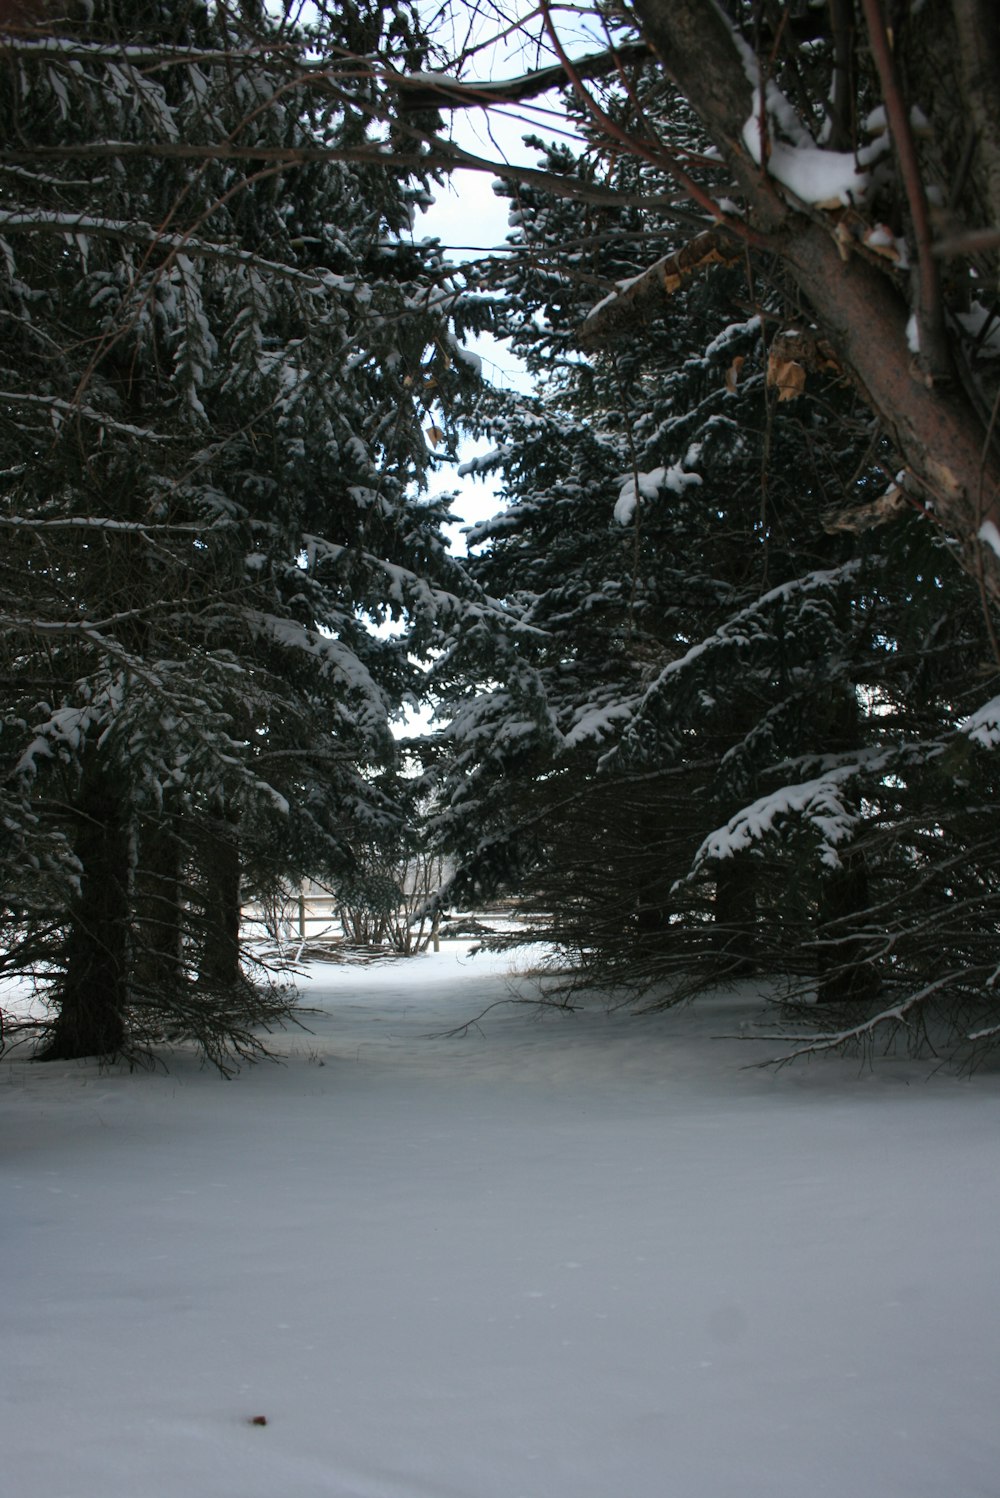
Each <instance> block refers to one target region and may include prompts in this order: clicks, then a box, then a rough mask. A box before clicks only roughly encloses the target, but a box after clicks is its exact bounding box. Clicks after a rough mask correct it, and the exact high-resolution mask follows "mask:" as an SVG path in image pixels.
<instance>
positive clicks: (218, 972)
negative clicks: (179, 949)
mask: <svg viewBox="0 0 1000 1498" xmlns="http://www.w3.org/2000/svg"><path fill="white" fill-rule="evenodd" d="M200 863H201V875H202V878H203V880H204V884H205V902H204V913H205V914H204V920H205V930H204V944H203V948H202V956H201V963H200V966H199V974H198V976H199V978H200V980H201V982H203V983H205V984H206V985H209V986H211V987H212V988H231V987H233V986H234V985H235V984H237V983H238V982H239V981H240V977H241V973H240V844H239V832H238V818H237V815H236V813H235V812H232V811H228V810H227V811H224V812H222V813H221V814H218V815H216V816H214V817H206V819H205V823H204V835H203V837H202V839H201V844H200Z"/></svg>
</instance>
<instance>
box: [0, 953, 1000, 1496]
mask: <svg viewBox="0 0 1000 1498" xmlns="http://www.w3.org/2000/svg"><path fill="white" fill-rule="evenodd" d="M512 992H513V993H514V995H517V994H527V995H530V993H531V992H532V989H531V984H530V982H529V980H527V979H515V980H513V984H512V983H511V980H509V979H508V977H507V976H506V973H505V962H504V960H503V959H500V958H498V957H492V958H491V957H485V958H484V957H478V958H475V959H474V960H469V959H468V958H467V957H466V956H465V955H464V951H463V949H462V948H459V947H452V948H451V949H450V950H442V952H441V954H440V955H438V956H433V955H431V956H428V957H426V958H417V959H412V960H410V961H409V962H398V963H381V964H377V965H374V966H371V967H365V968H353V967H339V966H333V965H330V966H315V967H313V968H312V969H311V970H310V972H309V975H308V979H307V981H306V983H305V992H304V997H305V999H306V1001H307V1002H308V1003H310V1004H312V1005H314V1006H315V1007H316V1010H317V1011H318V1012H317V1013H316V1014H315V1015H314V1016H313V1017H312V1018H311V1020H310V1021H309V1023H310V1029H311V1032H312V1033H309V1034H307V1033H298V1034H296V1033H291V1034H289V1035H286V1036H282V1037H279V1045H280V1049H281V1050H282V1051H283V1052H284V1055H285V1059H284V1061H283V1062H282V1064H280V1065H275V1066H272V1065H267V1064H265V1065H262V1066H259V1067H257V1068H252V1069H249V1070H246V1071H244V1072H243V1073H242V1074H241V1075H240V1076H239V1077H238V1078H237V1079H236V1080H235V1081H233V1082H229V1083H227V1082H223V1081H221V1080H220V1079H218V1078H217V1077H216V1076H215V1074H214V1073H212V1072H211V1071H207V1070H203V1069H200V1068H199V1066H198V1065H197V1063H196V1062H195V1061H194V1060H193V1059H192V1058H191V1057H189V1056H187V1055H186V1054H184V1053H178V1054H175V1055H173V1056H172V1057H170V1058H169V1066H170V1070H169V1072H162V1071H157V1072H155V1073H153V1074H143V1073H136V1074H133V1075H130V1074H128V1073H127V1072H126V1071H124V1070H119V1069H117V1068H103V1069H102V1068H100V1067H98V1066H97V1065H91V1064H88V1063H77V1064H73V1065H69V1064H50V1065H48V1066H45V1067H41V1066H33V1065H32V1064H31V1063H30V1062H28V1061H27V1060H25V1059H23V1058H19V1057H18V1056H17V1055H15V1056H14V1058H13V1059H8V1060H7V1061H5V1062H4V1064H3V1072H2V1076H3V1082H4V1085H3V1087H2V1088H0V1107H2V1110H3V1121H2V1123H3V1138H4V1142H5V1146H6V1148H5V1151H4V1159H3V1167H2V1169H3V1178H4V1179H3V1192H4V1200H5V1202H6V1204H7V1213H6V1224H5V1228H6V1230H5V1247H4V1254H3V1258H2V1271H0V1272H2V1276H3V1305H4V1313H3V1319H4V1359H3V1372H2V1375H0V1377H2V1381H3V1397H4V1408H5V1420H4V1429H3V1449H4V1468H5V1471H6V1473H7V1476H6V1478H5V1490H6V1491H7V1492H9V1493H11V1494H18V1495H38V1498H43V1495H44V1498H135V1495H136V1494H142V1495H143V1498H186V1495H188V1494H196V1495H198V1498H276V1495H287V1498H617V1495H619V1494H621V1495H627V1498H672V1495H675V1494H676V1495H678V1498H728V1495H731V1494H737V1493H738V1494H740V1495H741V1498H803V1495H804V1494H808V1495H809V1498H844V1495H845V1494H848V1493H850V1494H852V1495H854V1498H941V1494H944V1493H949V1494H956V1495H962V1498H972V1495H974V1494H984V1495H985V1494H988V1493H993V1492H995V1491H996V1471H997V1465H998V1462H1000V1427H998V1425H997V1421H996V1389H997V1377H996V1373H997V1363H996V1349H997V1346H998V1342H1000V1300H998V1297H997V1295H996V1242H997V1236H998V1231H1000V1203H998V1198H997V1193H996V1191H995V1190H994V1189H993V1185H992V1183H993V1181H994V1178H995V1171H996V1140H997V1136H998V1129H1000V1099H998V1096H997V1078H996V1076H995V1074H991V1075H985V1074H980V1075H979V1077H978V1078H977V1079H975V1080H974V1081H972V1082H971V1083H969V1082H961V1081H958V1080H956V1079H955V1078H952V1077H948V1076H946V1075H944V1074H943V1073H938V1074H936V1075H931V1076H929V1075H928V1068H927V1065H926V1064H919V1063H912V1062H908V1061H901V1060H891V1059H890V1060H888V1061H886V1062H883V1063H881V1064H880V1065H879V1066H878V1067H877V1068H876V1069H875V1070H874V1071H869V1070H867V1069H864V1068H859V1066H858V1064H857V1063H856V1062H852V1061H845V1060H840V1059H838V1058H835V1057H830V1058H826V1059H824V1060H822V1061H820V1062H817V1063H814V1064H812V1065H808V1066H805V1065H797V1066H794V1067H792V1068H789V1069H784V1070H780V1071H777V1072H774V1071H761V1070H758V1069H748V1068H746V1066H745V1063H746V1062H747V1061H749V1060H756V1059H759V1053H758V1051H757V1050H756V1049H754V1048H752V1047H749V1048H748V1046H747V1044H746V1043H744V1042H741V1041H740V1040H735V1039H728V1040H727V1039H713V1038H712V1037H715V1036H719V1035H725V1034H732V1033H733V1032H736V1031H738V1030H739V1027H740V1024H741V1023H742V1021H743V1020H744V1019H746V1018H747V1016H748V1014H749V1013H752V1011H748V1010H747V1009H746V1008H745V1003H746V995H744V994H741V993H740V992H734V993H731V994H728V995H721V996H717V997H715V998H713V999H711V1000H709V1001H707V1002H706V1003H705V1004H704V1005H702V1006H700V1007H696V1008H693V1009H684V1010H681V1011H678V1012H677V1013H674V1014H667V1015H660V1016H645V1017H638V1018H637V1017H633V1016H628V1015H626V1014H623V1013H615V1014H611V1015H608V1014H606V1013H605V1011H604V1008H603V1006H602V1005H600V1004H597V1003H594V1004H593V1005H590V1006H588V1007H587V1008H586V1009H585V1010H584V1011H583V1012H578V1013H576V1014H560V1013H553V1012H551V1011H549V1012H544V1013H543V1014H542V1015H541V1016H539V1015H538V1013H537V1012H536V1011H535V1010H534V1009H532V1008H526V1007H523V1006H517V1005H515V1006H506V1007H501V1008H496V1009H493V1010H492V1011H491V1012H490V1013H488V1014H487V1015H485V1017H484V1018H483V1019H482V1020H481V1022H480V1023H479V1024H478V1026H473V1027H472V1028H471V1029H469V1030H468V1031H467V1033H465V1034H463V1035H454V1036H452V1037H450V1038H449V1037H447V1036H444V1035H443V1034H442V1032H443V1031H445V1030H448V1029H450V1028H451V1027H453V1026H456V1025H459V1024H464V1023H465V1022H466V1021H469V1020H470V1019H472V1018H473V1017H474V1016H475V1015H476V1014H478V1013H479V1012H480V1011H481V1010H482V1009H483V1008H484V1007H485V1006H486V1005H487V1004H489V1003H491V1002H493V1001H495V1000H502V999H504V998H507V997H510V996H511V993H512ZM255 1416H263V1417H264V1418H265V1419H266V1422H267V1424H266V1426H255V1425H253V1424H252V1423H251V1422H252V1421H253V1419H254V1417H255Z"/></svg>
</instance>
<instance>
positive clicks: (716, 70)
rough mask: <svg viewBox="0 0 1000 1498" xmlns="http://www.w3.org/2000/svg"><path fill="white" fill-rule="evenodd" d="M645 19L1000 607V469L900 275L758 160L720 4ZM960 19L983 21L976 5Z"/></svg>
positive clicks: (651, 6) (827, 332) (653, 0)
mask: <svg viewBox="0 0 1000 1498" xmlns="http://www.w3.org/2000/svg"><path fill="white" fill-rule="evenodd" d="M635 8H636V13H637V15H638V17H639V19H640V21H641V23H642V25H643V28H644V31H645V34H646V37H647V39H648V40H649V41H650V43H651V45H652V46H653V47H654V49H655V50H656V52H657V53H658V55H659V57H660V59H661V61H662V63H663V66H664V68H665V69H666V71H667V73H668V74H669V75H670V76H671V77H672V78H673V80H674V81H675V83H676V84H677V87H678V88H679V89H680V91H681V93H682V94H684V96H685V98H686V99H687V101H688V103H689V104H690V105H691V107H692V108H693V109H694V111H695V113H696V114H697V115H698V116H699V117H700V119H701V122H702V124H703V126H704V127H705V129H706V131H707V132H708V134H709V135H710V136H711V137H712V139H713V140H714V142H715V143H716V145H717V146H718V147H719V149H720V151H721V152H722V154H723V156H724V157H725V159H726V161H727V163H728V165H729V166H730V167H731V169H732V171H733V173H734V175H735V177H736V179H737V181H738V182H739V184H740V188H741V191H742V193H743V195H744V197H745V199H746V201H747V204H748V208H749V219H750V222H751V224H752V225H753V226H754V227H755V229H757V230H758V231H759V232H761V233H763V234H764V235H766V236H767V238H768V242H769V247H770V249H771V250H772V251H773V253H774V255H775V256H776V257H777V260H778V262H779V264H780V265H781V267H783V269H784V270H785V271H786V272H787V274H788V275H789V276H790V278H791V280H792V281H793V282H794V284H795V286H796V288H797V290H798V291H799V293H800V294H801V295H802V297H803V299H804V300H805V302H806V303H807V304H808V307H809V309H810V311H811V313H812V315H813V317H814V318H815V320H816V322H817V324H818V326H819V329H820V332H821V334H822V336H823V337H825V338H826V339H828V340H829V342H830V343H831V344H832V345H833V348H834V350H835V352H836V354H837V358H838V360H839V362H840V364H841V366H842V367H843V369H844V370H845V372H846V373H847V374H848V375H849V376H850V377H851V378H852V379H853V380H854V382H855V383H856V384H857V386H858V387H859V389H860V390H861V392H862V393H863V395H864V398H865V399H866V400H867V401H868V402H869V404H870V405H871V407H872V409H873V411H874V412H875V413H876V415H877V416H878V418H879V419H880V420H881V422H882V423H883V424H884V426H885V428H886V430H887V431H888V432H889V433H890V434H891V436H892V438H893V440H894V441H895V443H896V445H897V447H898V450H899V453H900V456H901V459H902V462H903V464H904V465H905V466H906V468H907V469H908V470H909V473H910V475H911V477H912V480H913V482H914V484H915V485H916V487H917V488H918V489H919V491H921V494H922V496H923V498H924V499H925V502H926V505H927V509H928V512H929V513H930V514H931V515H932V517H933V518H934V519H935V520H936V521H937V523H938V524H939V525H940V526H941V527H942V528H943V529H944V530H945V531H946V532H947V533H949V534H950V535H951V536H953V537H954V538H955V539H956V540H957V541H958V542H959V544H960V550H961V559H962V562H963V565H964V566H965V568H966V569H967V570H968V571H969V572H971V573H972V574H973V575H974V576H975V577H976V578H977V579H979V580H981V582H982V585H983V586H984V588H985V590H986V592H987V593H988V594H989V596H990V597H991V598H992V599H993V601H994V602H1000V550H998V548H1000V459H998V456H997V453H996V451H995V449H994V448H993V447H992V446H991V444H990V442H989V440H988V436H987V429H986V424H985V422H984V421H983V419H982V417H981V416H980V414H979V413H978V412H977V411H976V409H975V407H974V406H973V404H972V402H971V400H970V399H969V398H968V397H967V396H966V394H965V392H964V391H963V389H962V388H961V387H960V385H959V384H958V382H957V381H955V380H947V381H942V382H940V383H936V384H933V385H928V384H927V383H926V380H925V378H924V376H923V375H922V373H921V371H920V370H919V369H917V368H916V367H915V360H914V358H913V355H912V353H911V351H910V348H909V345H908V341H907V333H906V327H907V318H908V308H907V305H906V302H905V300H904V297H903V293H902V290H901V289H900V288H899V287H898V286H897V285H895V284H894V283H893V281H892V279H891V276H892V275H893V274H894V272H892V271H887V272H883V271H882V270H881V269H880V268H878V267H876V266H875V265H874V264H872V263H870V262H869V261H868V260H867V259H866V258H864V256H863V255H862V253H860V252H859V251H856V250H852V249H850V248H847V249H845V247H844V246H843V244H842V243H840V242H838V240H837V239H836V237H835V229H836V223H835V219H834V216H833V215H824V214H823V213H822V212H821V211H820V210H809V211H806V209H805V207H804V206H801V207H800V206H799V205H797V204H796V203H795V202H794V201H792V200H791V199H790V198H789V196H788V194H787V193H785V192H784V191H783V190H780V189H779V187H778V185H777V184H776V182H775V181H774V180H773V179H771V178H770V177H768V175H767V173H766V171H765V170H763V169H762V168H761V167H759V166H758V165H757V164H756V163H755V162H754V161H753V160H752V158H751V157H750V154H749V152H748V151H747V149H746V147H745V145H744V144H743V141H742V130H743V126H744V124H745V123H746V121H747V120H748V119H749V117H750V113H751V107H752V90H751V83H750V79H749V77H748V74H747V72H746V70H745V67H744V59H743V58H742V57H741V55H740V52H739V50H738V47H737V43H736V39H735V35H734V33H733V31H732V29H731V27H730V24H729V22H728V21H727V20H726V18H725V16H724V15H723V14H722V12H721V11H720V10H719V9H718V8H717V7H716V6H715V5H714V4H713V3H712V0H636V7H635ZM960 8H962V9H964V10H969V11H970V13H971V12H972V11H976V10H977V7H976V6H975V5H974V4H972V0H968V3H967V4H966V5H964V7H960ZM995 29H996V28H995V26H994V27H993V28H992V30H991V31H990V35H991V36H992V32H993V31H995ZM988 30H989V28H988ZM845 255H846V259H845V258H844V256H845ZM984 527H985V529H984ZM994 542H995V544H994Z"/></svg>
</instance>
